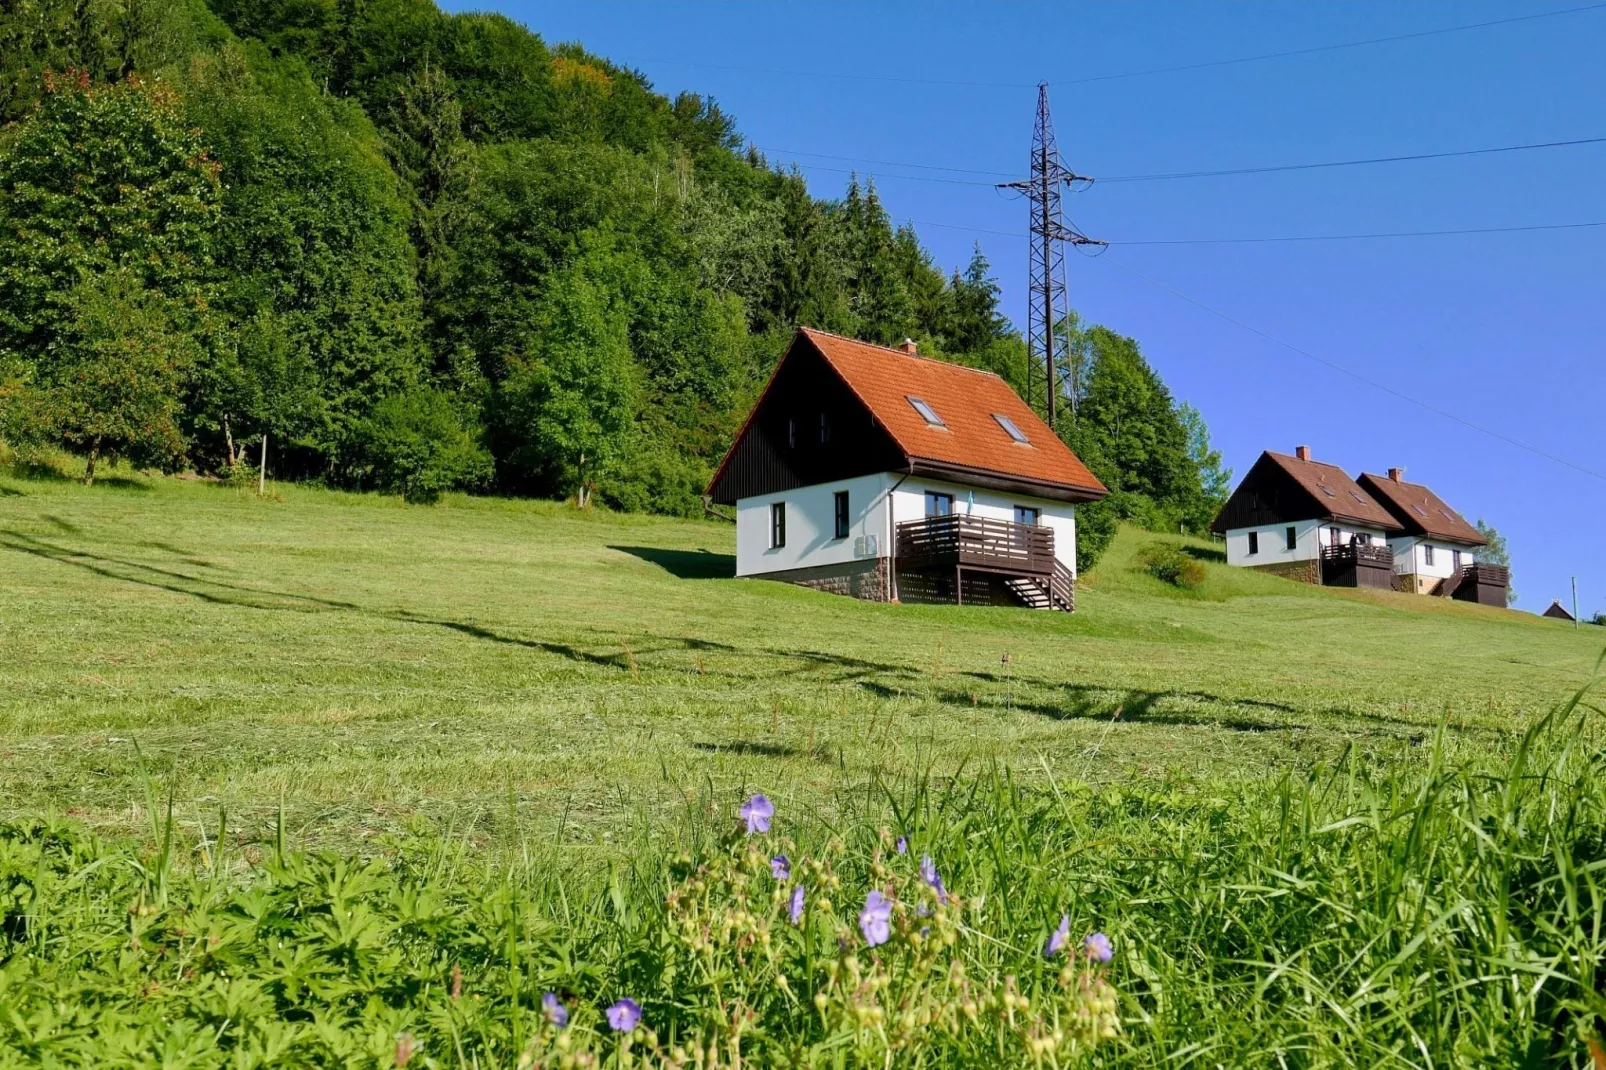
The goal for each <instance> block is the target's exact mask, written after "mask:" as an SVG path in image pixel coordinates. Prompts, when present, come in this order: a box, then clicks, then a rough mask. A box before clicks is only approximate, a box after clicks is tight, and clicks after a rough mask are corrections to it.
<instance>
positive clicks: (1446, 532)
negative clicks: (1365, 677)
mask: <svg viewBox="0 0 1606 1070" xmlns="http://www.w3.org/2000/svg"><path fill="white" fill-rule="evenodd" d="M1404 474H1405V473H1404V469H1400V468H1390V469H1389V474H1388V475H1387V476H1386V477H1385V476H1375V475H1371V474H1369V473H1363V474H1362V475H1361V478H1360V479H1359V480H1358V482H1359V483H1360V485H1361V487H1362V488H1363V489H1364V490H1365V491H1366V492H1367V493H1368V494H1370V495H1371V496H1372V497H1373V498H1375V499H1377V501H1378V503H1379V504H1381V505H1382V506H1383V508H1385V509H1387V510H1388V511H1389V513H1390V514H1391V515H1392V516H1393V517H1394V519H1395V520H1397V521H1399V523H1400V526H1401V527H1402V528H1403V529H1404V530H1403V531H1402V532H1401V533H1400V534H1398V535H1395V536H1394V537H1393V538H1391V539H1389V548H1390V549H1392V550H1393V551H1394V571H1395V572H1396V573H1397V574H1398V575H1399V577H1400V589H1401V590H1403V591H1409V592H1413V593H1415V594H1438V595H1453V596H1454V597H1456V598H1460V599H1462V600H1463V601H1469V602H1483V603H1484V604H1486V605H1498V606H1503V605H1505V604H1506V588H1507V587H1508V586H1510V576H1509V573H1508V572H1507V570H1506V569H1505V568H1503V567H1501V566H1498V565H1478V564H1477V563H1476V557H1475V555H1476V553H1477V549H1478V547H1480V546H1484V545H1487V544H1488V541H1489V540H1487V539H1485V538H1484V537H1483V536H1482V535H1480V534H1479V533H1478V529H1477V528H1475V527H1473V526H1472V525H1471V524H1469V523H1467V522H1466V520H1465V518H1463V517H1462V516H1461V514H1460V513H1457V512H1456V511H1455V510H1454V509H1451V508H1450V507H1449V506H1448V505H1446V504H1445V503H1444V500H1443V499H1441V498H1440V497H1439V496H1438V495H1437V494H1434V493H1433V492H1432V491H1431V490H1429V489H1428V488H1427V487H1424V486H1423V485H1422V484H1420V483H1407V482H1406V481H1405V479H1404ZM1474 566H1476V567H1474Z"/></svg>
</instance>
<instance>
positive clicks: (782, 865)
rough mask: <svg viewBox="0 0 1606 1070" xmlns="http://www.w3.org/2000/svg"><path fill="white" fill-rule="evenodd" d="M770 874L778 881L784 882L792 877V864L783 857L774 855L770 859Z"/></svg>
mask: <svg viewBox="0 0 1606 1070" xmlns="http://www.w3.org/2000/svg"><path fill="white" fill-rule="evenodd" d="M770 872H771V873H772V874H774V875H775V879H776V880H778V881H784V880H786V879H787V878H789V877H791V875H792V862H791V860H790V859H789V858H787V857H786V856H785V855H776V856H775V857H774V858H772V859H770Z"/></svg>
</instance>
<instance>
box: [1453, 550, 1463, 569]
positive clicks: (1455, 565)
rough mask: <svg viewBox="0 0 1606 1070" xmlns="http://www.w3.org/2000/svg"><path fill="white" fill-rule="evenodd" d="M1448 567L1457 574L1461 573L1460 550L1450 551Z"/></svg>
mask: <svg viewBox="0 0 1606 1070" xmlns="http://www.w3.org/2000/svg"><path fill="white" fill-rule="evenodd" d="M1450 567H1451V568H1452V569H1454V570H1455V571H1457V572H1460V571H1461V551H1460V550H1451V551H1450Z"/></svg>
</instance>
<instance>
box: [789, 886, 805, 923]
mask: <svg viewBox="0 0 1606 1070" xmlns="http://www.w3.org/2000/svg"><path fill="white" fill-rule="evenodd" d="M791 913H792V924H793V925H802V924H803V886H802V885H801V884H800V885H798V886H797V887H796V888H793V889H792V912H791Z"/></svg>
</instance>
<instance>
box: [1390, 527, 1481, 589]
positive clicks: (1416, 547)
mask: <svg viewBox="0 0 1606 1070" xmlns="http://www.w3.org/2000/svg"><path fill="white" fill-rule="evenodd" d="M1429 546H1432V547H1433V564H1431V565H1430V564H1428V562H1427V547H1429ZM1389 549H1390V550H1393V551H1394V571H1395V572H1397V573H1399V574H1400V575H1402V576H1408V575H1417V576H1433V577H1435V578H1437V579H1444V578H1445V577H1446V576H1450V575H1452V574H1454V573H1455V571H1456V556H1455V552H1456V551H1457V550H1459V551H1461V565H1462V566H1463V567H1465V566H1467V565H1470V564H1472V560H1473V554H1472V547H1470V546H1457V545H1455V544H1454V543H1448V542H1443V541H1441V540H1439V539H1423V538H1420V537H1418V536H1414V535H1406V536H1400V537H1398V538H1393V539H1390V540H1389Z"/></svg>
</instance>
